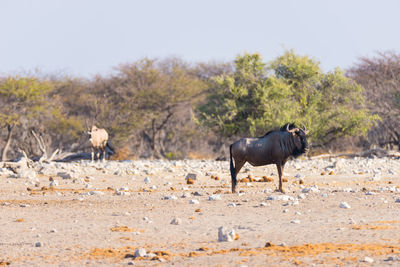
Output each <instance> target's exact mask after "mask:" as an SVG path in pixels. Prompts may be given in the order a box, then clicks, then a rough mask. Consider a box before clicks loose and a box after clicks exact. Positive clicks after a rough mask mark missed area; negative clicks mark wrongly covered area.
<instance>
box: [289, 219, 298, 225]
mask: <svg viewBox="0 0 400 267" xmlns="http://www.w3.org/2000/svg"><path fill="white" fill-rule="evenodd" d="M290 223H294V224H299V223H300V220H291V221H290Z"/></svg>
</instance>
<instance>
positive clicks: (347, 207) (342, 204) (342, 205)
mask: <svg viewBox="0 0 400 267" xmlns="http://www.w3.org/2000/svg"><path fill="white" fill-rule="evenodd" d="M339 207H340V208H342V209H350V208H351V207H350V205H349V204H347V202H340V205H339Z"/></svg>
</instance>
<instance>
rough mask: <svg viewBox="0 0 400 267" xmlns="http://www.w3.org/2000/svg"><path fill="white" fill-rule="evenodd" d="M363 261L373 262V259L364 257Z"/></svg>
mask: <svg viewBox="0 0 400 267" xmlns="http://www.w3.org/2000/svg"><path fill="white" fill-rule="evenodd" d="M362 261H363V262H368V263H373V262H374V259H372V258H370V257H365V258H364V260H362Z"/></svg>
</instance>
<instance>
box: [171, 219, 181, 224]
mask: <svg viewBox="0 0 400 267" xmlns="http://www.w3.org/2000/svg"><path fill="white" fill-rule="evenodd" d="M171 224H173V225H179V224H182V220H181V219H179V218H174V219H172V221H171Z"/></svg>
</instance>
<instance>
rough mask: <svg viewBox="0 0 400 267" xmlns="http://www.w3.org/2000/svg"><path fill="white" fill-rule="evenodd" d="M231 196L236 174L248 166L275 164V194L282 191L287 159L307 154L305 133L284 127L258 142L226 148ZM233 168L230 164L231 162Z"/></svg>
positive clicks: (245, 141) (291, 126)
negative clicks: (277, 188)
mask: <svg viewBox="0 0 400 267" xmlns="http://www.w3.org/2000/svg"><path fill="white" fill-rule="evenodd" d="M229 150H230V170H231V177H232V193H234V192H235V188H236V184H237V180H236V177H237V174H238V173H239V171H240V169H241V168H242V167H243V165H244V164H245V163H246V162H248V163H250V164H251V165H253V166H262V165H268V164H276V167H277V169H278V175H279V191H281V192H282V193H284V190H283V188H282V173H283V167H284V166H285V163H286V161H287V160H288V158H289V157H291V156H293V157H298V156H300V155H301V154H303V153H305V152H306V151H307V150H308V143H307V130H306V129H305V127H304V129H299V128H297V127H296V126H295V124H293V123H287V124H285V125H284V126H282V127H281V128H280V130H275V131H270V132H268V133H266V134H265V135H264V136H262V137H259V138H242V139H240V140H238V141H236V142H234V143H233V144H231V145H230V147H229ZM232 158H233V159H234V160H235V165H234V164H233V159H232Z"/></svg>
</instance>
